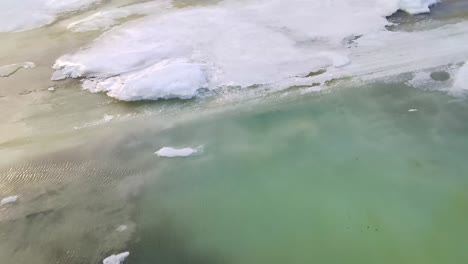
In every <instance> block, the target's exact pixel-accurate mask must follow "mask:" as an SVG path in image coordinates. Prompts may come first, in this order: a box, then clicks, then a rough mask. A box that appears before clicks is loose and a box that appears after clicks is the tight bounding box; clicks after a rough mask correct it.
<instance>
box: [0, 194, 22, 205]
mask: <svg viewBox="0 0 468 264" xmlns="http://www.w3.org/2000/svg"><path fill="white" fill-rule="evenodd" d="M18 197H19V196H18V195H14V196H9V197H5V198H3V199H2V200H1V201H0V205H4V204H9V203H14V202H16V201H17V200H18Z"/></svg>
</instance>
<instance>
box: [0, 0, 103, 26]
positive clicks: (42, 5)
mask: <svg viewBox="0 0 468 264" xmlns="http://www.w3.org/2000/svg"><path fill="white" fill-rule="evenodd" d="M98 1H99V0H1V1H0V20H1V23H0V32H15V31H23V30H28V29H33V28H37V27H40V26H43V25H48V24H50V23H52V22H54V21H55V20H56V19H57V17H58V16H59V15H60V14H62V13H64V12H68V11H74V10H78V9H81V8H84V7H86V6H89V5H90V4H92V3H94V2H98Z"/></svg>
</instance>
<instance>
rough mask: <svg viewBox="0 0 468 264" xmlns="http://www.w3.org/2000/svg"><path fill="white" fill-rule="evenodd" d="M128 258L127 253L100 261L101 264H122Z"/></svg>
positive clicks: (128, 254) (128, 253)
mask: <svg viewBox="0 0 468 264" xmlns="http://www.w3.org/2000/svg"><path fill="white" fill-rule="evenodd" d="M128 256H130V252H128V251H127V252H123V253H120V254H116V255H111V256H109V257H107V258H105V259H104V260H103V261H102V263H103V264H122V263H123V262H124V261H125V259H126V258H127V257H128Z"/></svg>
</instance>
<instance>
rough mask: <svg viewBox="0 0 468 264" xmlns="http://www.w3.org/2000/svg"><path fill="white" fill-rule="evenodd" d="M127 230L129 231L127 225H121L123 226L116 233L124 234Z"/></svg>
mask: <svg viewBox="0 0 468 264" xmlns="http://www.w3.org/2000/svg"><path fill="white" fill-rule="evenodd" d="M127 229H128V227H127V226H126V225H121V226H119V227H117V229H116V230H115V231H117V232H123V231H125V230H127Z"/></svg>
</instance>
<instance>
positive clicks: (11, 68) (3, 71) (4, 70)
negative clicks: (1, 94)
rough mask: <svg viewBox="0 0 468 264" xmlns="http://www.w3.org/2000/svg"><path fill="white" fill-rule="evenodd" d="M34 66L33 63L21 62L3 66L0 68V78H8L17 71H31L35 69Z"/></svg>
mask: <svg viewBox="0 0 468 264" xmlns="http://www.w3.org/2000/svg"><path fill="white" fill-rule="evenodd" d="M35 67H36V64H34V62H23V63H15V64H10V65H5V66H1V67H0V77H8V76H10V75H12V74H14V73H15V72H17V71H18V70H19V69H31V68H35Z"/></svg>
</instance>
